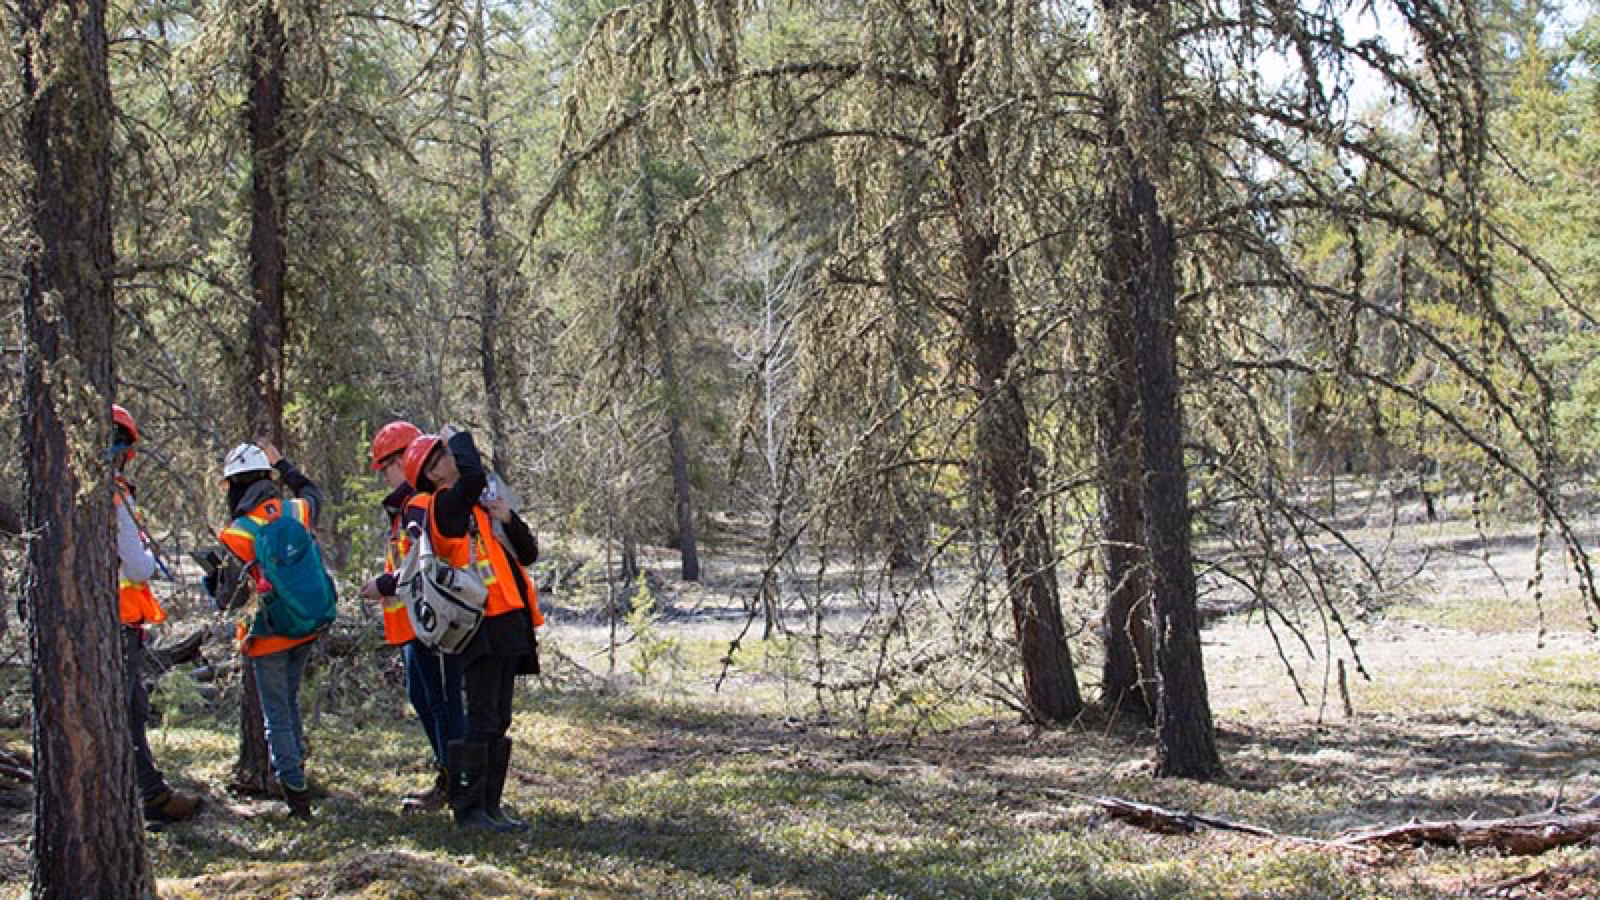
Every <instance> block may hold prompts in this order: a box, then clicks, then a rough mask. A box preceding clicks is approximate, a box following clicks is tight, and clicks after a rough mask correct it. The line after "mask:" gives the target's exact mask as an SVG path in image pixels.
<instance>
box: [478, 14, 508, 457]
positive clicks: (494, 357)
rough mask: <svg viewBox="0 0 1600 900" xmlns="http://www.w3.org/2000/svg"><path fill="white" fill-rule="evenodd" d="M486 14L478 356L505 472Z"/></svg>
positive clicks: (482, 28) (481, 18) (481, 51)
mask: <svg viewBox="0 0 1600 900" xmlns="http://www.w3.org/2000/svg"><path fill="white" fill-rule="evenodd" d="M487 16H488V12H487V10H486V9H485V8H484V4H483V3H482V2H481V0H480V2H479V3H478V4H477V9H476V12H475V13H474V19H473V52H474V55H475V56H476V57H477V60H476V63H477V94H478V97H477V106H478V109H477V113H478V114H477V119H478V252H479V260H480V263H479V264H480V266H481V267H482V280H483V308H482V309H481V310H480V313H479V320H478V326H479V337H480V340H479V347H478V352H479V355H480V358H481V364H482V367H483V402H484V406H485V407H486V410H485V411H486V412H487V414H488V418H489V442H490V444H491V445H492V446H491V448H490V449H491V452H490V454H489V462H490V467H491V468H493V469H494V470H495V471H497V472H500V473H501V474H502V475H504V474H505V473H506V470H505V466H506V464H507V462H508V461H507V459H506V458H505V457H506V453H507V452H508V451H507V440H508V439H507V436H506V420H505V403H504V401H503V399H502V397H501V373H500V348H499V340H498V338H499V332H500V325H501V323H500V317H501V309H500V307H501V299H500V253H499V239H500V235H499V230H498V227H497V226H496V224H495V210H494V133H493V131H492V130H491V129H490V127H489V115H490V112H491V104H490V97H489V47H488V41H489V38H488V34H487V30H488V22H487Z"/></svg>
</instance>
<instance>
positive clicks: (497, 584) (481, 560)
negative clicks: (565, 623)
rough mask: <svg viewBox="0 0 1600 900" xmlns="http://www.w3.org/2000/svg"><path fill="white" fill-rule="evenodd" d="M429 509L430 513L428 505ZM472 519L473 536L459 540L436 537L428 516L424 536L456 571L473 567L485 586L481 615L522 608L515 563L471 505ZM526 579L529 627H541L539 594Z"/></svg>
mask: <svg viewBox="0 0 1600 900" xmlns="http://www.w3.org/2000/svg"><path fill="white" fill-rule="evenodd" d="M430 499H431V495H430ZM429 506H430V509H429V512H430V513H431V512H432V509H431V504H429ZM472 517H473V523H474V524H475V525H476V526H477V529H476V530H477V535H476V537H473V535H472V533H471V531H469V532H468V534H467V535H466V536H463V537H454V538H447V537H444V536H442V535H440V534H439V529H438V527H437V526H436V525H435V524H434V521H433V516H432V515H429V516H428V534H429V536H430V537H431V539H432V540H433V552H434V553H436V554H438V555H439V558H440V559H442V560H444V561H445V562H447V563H449V564H450V565H452V566H456V567H457V568H461V567H464V566H466V565H467V564H468V563H469V562H470V563H471V564H472V565H473V566H475V567H476V568H477V570H478V574H480V575H482V576H483V582H484V584H486V585H488V587H489V600H488V602H487V603H486V604H484V610H483V612H484V615H486V616H490V617H493V616H498V615H503V614H505V613H508V612H512V611H513V610H519V609H522V606H523V605H522V594H521V592H520V591H518V590H517V582H516V576H514V575H513V574H512V573H511V566H512V565H514V564H515V563H513V562H512V560H511V558H510V557H509V556H508V555H507V554H506V548H505V547H502V546H501V545H500V542H499V541H497V540H495V539H494V537H493V535H494V531H493V530H492V529H493V523H492V522H490V521H489V512H488V510H486V509H484V508H483V507H481V506H474V507H473V508H472ZM469 538H472V539H473V540H474V543H473V544H470V545H469V544H468V539H469ZM526 580H527V584H528V599H529V600H530V601H532V603H533V610H532V612H533V624H534V626H535V627H537V626H540V625H543V624H544V615H543V614H542V613H541V612H540V611H539V595H538V592H537V591H536V590H535V589H534V586H533V579H532V578H528V579H526Z"/></svg>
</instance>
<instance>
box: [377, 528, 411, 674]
mask: <svg viewBox="0 0 1600 900" xmlns="http://www.w3.org/2000/svg"><path fill="white" fill-rule="evenodd" d="M402 518H403V517H402V516H395V518H394V520H393V521H391V522H390V523H389V546H388V548H387V549H386V551H385V553H384V556H383V571H384V572H385V573H386V574H393V573H395V572H397V571H399V570H400V564H401V563H402V562H404V561H405V558H406V554H407V553H410V552H411V535H410V533H409V532H407V531H406V529H405V523H404V522H402V521H401V520H402ZM416 637H417V631H416V629H415V628H412V627H411V615H410V613H407V612H406V598H405V597H403V596H402V595H401V594H400V593H399V592H398V586H397V587H396V593H395V595H394V596H393V597H385V598H383V639H384V640H385V641H387V642H388V643H390V644H406V643H410V642H411V641H413V640H416Z"/></svg>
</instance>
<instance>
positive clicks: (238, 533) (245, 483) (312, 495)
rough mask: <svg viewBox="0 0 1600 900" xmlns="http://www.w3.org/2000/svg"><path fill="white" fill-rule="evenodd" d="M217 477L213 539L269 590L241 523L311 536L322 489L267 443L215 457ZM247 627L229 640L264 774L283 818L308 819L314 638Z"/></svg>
mask: <svg viewBox="0 0 1600 900" xmlns="http://www.w3.org/2000/svg"><path fill="white" fill-rule="evenodd" d="M222 477H223V484H224V485H225V486H226V488H227V491H228V515H229V516H231V517H232V521H231V523H230V524H229V525H228V527H227V528H224V529H223V530H222V534H221V535H219V537H220V538H221V539H222V544H223V546H225V547H227V548H228V550H229V552H231V553H232V554H233V555H234V556H237V557H238V558H239V560H240V562H242V563H243V564H244V566H245V576H244V577H246V578H249V579H253V580H254V582H255V587H256V592H257V593H258V594H266V593H267V592H269V591H270V590H271V586H270V585H268V584H267V583H266V579H265V578H263V577H262V576H261V574H260V568H259V567H258V566H255V565H253V564H254V563H255V561H256V553H255V534H254V531H253V530H252V529H251V527H250V526H249V525H246V524H245V521H244V520H246V519H249V520H251V523H252V524H253V525H255V526H261V525H265V524H266V523H268V522H271V521H273V520H274V519H276V518H278V517H279V516H294V517H295V518H297V519H298V520H299V521H300V524H301V525H304V526H305V528H306V530H307V531H313V529H315V527H316V523H317V518H318V516H319V515H320V514H321V511H322V507H323V505H324V501H323V495H322V490H321V489H320V488H318V487H317V486H316V484H314V483H313V482H312V481H311V479H309V478H307V477H306V476H305V475H304V474H302V473H301V472H300V470H299V469H297V468H295V467H294V466H293V465H292V464H290V462H289V461H288V460H286V459H284V458H283V456H282V454H280V453H279V452H278V449H277V448H276V447H274V446H273V445H272V444H270V443H267V442H262V443H261V444H260V445H257V444H240V445H239V446H237V447H235V448H233V450H231V451H229V453H228V455H227V456H226V457H224V459H223V465H222ZM280 479H281V481H282V485H283V486H284V487H288V488H289V490H291V491H293V492H294V494H295V495H296V496H295V497H294V498H292V499H288V500H285V499H284V497H283V487H280V485H279V480H280ZM250 628H251V625H250V624H249V623H246V622H240V623H239V627H238V630H237V636H238V639H239V646H240V649H241V650H242V651H243V652H244V655H245V658H246V660H247V661H248V662H249V665H250V667H251V668H252V669H253V670H254V672H255V676H256V693H257V695H259V697H260V698H261V714H262V718H263V719H264V720H265V723H266V732H267V751H268V754H269V755H270V756H271V758H272V771H273V774H274V775H276V776H277V778H278V784H279V786H281V787H282V788H283V799H284V800H285V802H287V803H288V804H289V815H290V816H292V817H294V818H299V819H309V818H310V817H311V792H310V790H309V789H308V788H307V785H306V774H305V769H304V763H305V755H306V742H305V730H304V728H303V726H302V725H301V722H300V678H301V676H302V675H303V674H304V673H305V667H306V660H307V659H309V658H310V656H311V642H312V641H314V640H316V639H317V636H316V635H315V634H313V635H310V636H307V637H295V638H291V637H281V636H277V635H270V634H268V635H254V634H251V633H250Z"/></svg>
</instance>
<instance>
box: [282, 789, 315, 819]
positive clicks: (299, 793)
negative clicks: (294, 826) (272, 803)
mask: <svg viewBox="0 0 1600 900" xmlns="http://www.w3.org/2000/svg"><path fill="white" fill-rule="evenodd" d="M283 800H284V802H285V803H287V804H289V818H291V819H309V818H311V791H309V790H307V789H306V788H300V789H299V790H295V789H294V788H292V787H289V786H288V785H287V784H286V785H283Z"/></svg>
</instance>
